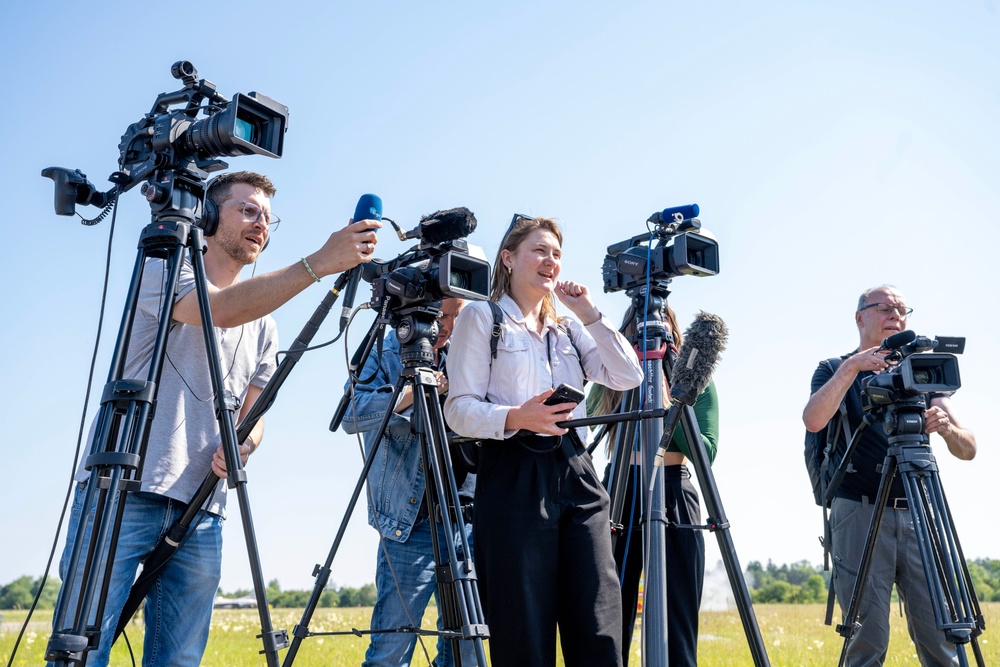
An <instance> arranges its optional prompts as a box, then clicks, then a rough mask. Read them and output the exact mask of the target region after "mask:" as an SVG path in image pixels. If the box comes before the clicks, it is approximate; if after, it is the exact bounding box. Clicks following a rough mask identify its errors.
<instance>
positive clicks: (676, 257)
mask: <svg viewBox="0 0 1000 667" xmlns="http://www.w3.org/2000/svg"><path fill="white" fill-rule="evenodd" d="M698 213H699V208H698V205H697V204H691V205H688V206H675V207H673V208H668V209H664V210H663V211H657V212H656V213H654V214H653V215H651V216H650V217H649V219H648V220H647V221H646V224H647V225H649V224H652V225H653V226H652V227H651V228H650V230H649V233H647V234H640V235H638V236H633V237H632V238H630V239H628V240H627V241H621V242H619V243H615V244H612V245H610V246H608V254H607V256H606V257H605V258H604V267H603V274H604V291H605V292H618V291H620V290H630V289H633V288H635V287H640V286H642V285H645V284H646V279H647V275H648V278H649V280H650V281H651V282H654V283H665V282H669V281H670V280H671V279H672V278H675V277H677V276H714V275H716V274H717V273H718V272H719V244H718V243H717V242H716V241H715V240H714V239H713V238H711V237H710V236H708V235H706V234H707V232H703V231H701V221H700V220H698V219H697V218H696V217H695V216H697V215H698ZM654 240H655V241H657V243H656V244H655V245H653V241H654ZM645 242H648V243H649V245H643V243H645Z"/></svg>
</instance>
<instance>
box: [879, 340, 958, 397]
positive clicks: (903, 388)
mask: <svg viewBox="0 0 1000 667" xmlns="http://www.w3.org/2000/svg"><path fill="white" fill-rule="evenodd" d="M882 349H886V350H892V352H890V353H889V354H888V355H886V358H885V360H886V362H888V363H889V364H890V366H891V368H890V369H889V370H888V371H885V372H882V373H879V374H877V375H873V376H871V377H869V378H867V380H866V382H865V383H864V389H865V395H867V396H868V398H869V399H871V401H872V403H875V404H876V405H889V404H891V403H896V402H900V401H905V400H906V399H910V398H914V397H917V396H920V395H922V394H930V393H949V394H950V393H954V392H955V391H957V390H958V389H959V388H960V387H961V386H962V380H961V377H960V376H959V372H958V358H957V357H956V356H955V355H956V354H961V353H962V352H964V351H965V338H953V337H945V336H941V337H940V338H937V339H934V338H927V337H925V336H918V335H916V334H915V333H913V332H912V331H901V332H900V333H898V334H895V335H894V336H890V337H889V338H886V339H885V340H884V341H882ZM937 349H942V350H947V352H933V351H932V350H937Z"/></svg>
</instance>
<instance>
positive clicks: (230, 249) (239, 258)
mask: <svg viewBox="0 0 1000 667" xmlns="http://www.w3.org/2000/svg"><path fill="white" fill-rule="evenodd" d="M216 240H217V241H218V243H217V245H218V247H219V250H221V251H222V252H224V253H226V255H228V256H229V257H230V258H231V259H232V260H233V261H235V262H238V263H240V264H242V265H243V266H247V265H250V264H253V263H254V262H256V261H257V257H258V256H259V255H260V251H261V248H257V249H256V250H251V249H249V248H247V246H246V245H245V244H244V237H243V236H242V235H240V236H239V237H236V238H233V237H231V236H219V237H218V238H217V239H216Z"/></svg>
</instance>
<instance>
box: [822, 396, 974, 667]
mask: <svg viewBox="0 0 1000 667" xmlns="http://www.w3.org/2000/svg"><path fill="white" fill-rule="evenodd" d="M896 408H897V406H896V405H895V404H892V405H889V406H888V408H887V411H888V412H889V413H890V414H888V415H887V419H886V421H887V423H896V420H894V419H892V417H893V415H892V414H891V413H892V412H895V410H896ZM917 409H918V410H919V412H916V413H915V414H916V416H917V417H918V419H917V420H915V423H918V426H915V427H912V428H907V432H906V433H893V434H890V435H889V448H888V450H887V451H886V456H885V460H884V462H883V463H882V478H881V480H880V481H879V487H878V494H877V496H876V498H875V501H874V502H875V510H874V512H873V514H872V520H871V523H870V524H869V528H868V536H867V538H866V539H865V547H864V550H863V551H862V555H861V562H860V563H859V565H858V576H857V578H856V579H855V581H854V588H853V590H852V592H851V602H850V604H849V605H848V608H847V611H846V613H845V614H844V622H843V623H842V624H840V625H838V626H837V632H838V633H840V635H841V636H842V637H843V638H844V647H843V649H841V653H840V661H839V663H838V665H839V667H843V666H844V664H846V660H847V648H848V645H849V644H850V641H851V638H852V637H854V633H855V632H857V630H858V628H860V627H861V624H860V622H859V621H858V618H859V616H860V614H861V601H862V598H863V594H864V590H865V585H866V584H867V582H868V573H869V571H870V570H871V563H872V556H873V555H874V553H875V544H876V543H877V541H878V534H879V531H880V529H881V527H882V517H883V515H884V514H885V507H886V503H887V502H888V501H889V492H890V489H891V487H892V479H893V477H894V476H895V475H896V473H897V471H898V472H899V473H900V475H901V477H902V479H903V490H904V491H905V494H906V499H907V504H908V506H909V511H910V514H911V518H912V520H913V528H914V531H915V532H916V536H917V544H918V545H919V547H920V560H921V562H922V564H923V567H924V577H925V579H926V580H927V589H928V595H929V597H930V601H931V606H932V607H933V610H934V620H935V624H936V625H937V627H938V629H940V630H941V631H942V632H944V633H945V637H946V638H947V640H948V641H950V642H952V643H954V644H955V645H956V648H957V650H958V660H959V664H960V665H962V666H963V667H968V664H969V660H968V656H967V655H966V653H965V644H968V643H970V642H971V644H972V651H973V654H974V655H975V658H976V664H977V665H978V666H979V667H985V664H986V663H985V662H984V659H983V654H982V651H981V649H980V647H979V641H978V637H979V635H980V634H982V632H983V630H984V629H985V628H986V621H985V619H984V618H983V614H982V610H981V609H980V607H979V600H978V598H977V597H976V591H975V589H974V587H973V584H972V576H971V575H970V573H969V568H968V565H967V564H966V560H965V554H964V553H963V552H962V546H961V543H960V542H959V539H958V534H957V533H956V532H955V524H954V519H953V518H952V514H951V508H950V507H949V506H948V500H947V498H946V497H945V495H944V489H943V487H942V486H941V479H940V477H939V476H938V466H937V460H936V459H935V458H934V453H933V452H932V451H931V448H930V438H929V437H928V436H927V434H926V433H924V432H923V430H924V418H923V405H922V404H921V405H920V406H918V408H917ZM907 410H909V411H910V412H913V411H914V410H913V408H912V407H908V408H907ZM862 426H863V424H862ZM862 426H859V427H858V430H859V431H860V430H861V428H862ZM857 439H858V438H857V433H856V434H855V437H854V438H852V444H854V443H853V441H854V440H857ZM831 585H832V584H831Z"/></svg>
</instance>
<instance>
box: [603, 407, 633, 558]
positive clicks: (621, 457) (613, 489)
mask: <svg viewBox="0 0 1000 667" xmlns="http://www.w3.org/2000/svg"><path fill="white" fill-rule="evenodd" d="M638 402H639V394H638V392H637V391H635V390H634V389H629V390H627V391H625V392H624V393H623V394H622V399H621V403H619V408H618V412H619V413H624V412H630V411H632V410H635V409H636V407H637V404H638ZM635 429H636V426H635V422H634V421H629V422H625V423H624V424H619V425H618V428H617V429H615V445H614V454H613V458H612V460H611V463H610V465H611V474H610V475H609V480H608V496H610V498H611V510H610V512H609V514H610V516H611V546H612V547H615V545H616V544H617V542H618V538H619V536H620V535H621V534H622V531H623V530H624V528H625V526H623V525H622V514H623V513H624V509H625V508H624V503H625V491H626V489H627V487H626V485H627V484H628V477H629V474H628V473H629V469H630V468H631V466H632V453H633V450H634V443H635Z"/></svg>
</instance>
